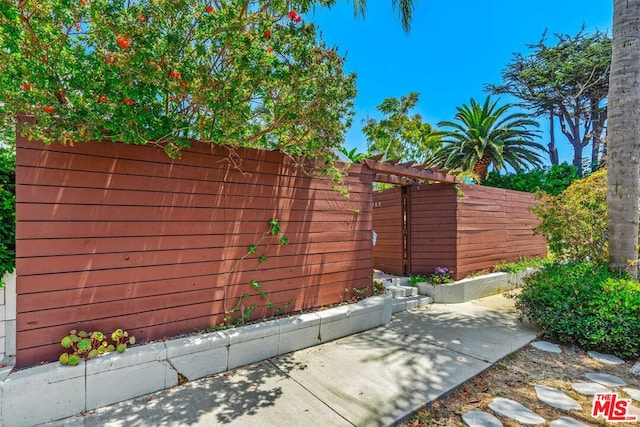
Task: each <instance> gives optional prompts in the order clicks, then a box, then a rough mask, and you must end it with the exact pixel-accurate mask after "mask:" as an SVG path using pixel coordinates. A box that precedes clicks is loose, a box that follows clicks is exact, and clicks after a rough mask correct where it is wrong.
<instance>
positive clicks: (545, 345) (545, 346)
mask: <svg viewBox="0 0 640 427" xmlns="http://www.w3.org/2000/svg"><path fill="white" fill-rule="evenodd" d="M531 345H532V346H534V347H535V348H537V349H538V350H542V351H547V352H549V353H562V350H560V347H558V346H557V345H556V344H553V343H550V342H547V341H536V342H532V343H531Z"/></svg>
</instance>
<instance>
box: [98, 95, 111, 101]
mask: <svg viewBox="0 0 640 427" xmlns="http://www.w3.org/2000/svg"><path fill="white" fill-rule="evenodd" d="M107 101H109V98H107V97H106V96H105V95H100V96H99V97H98V102H107Z"/></svg>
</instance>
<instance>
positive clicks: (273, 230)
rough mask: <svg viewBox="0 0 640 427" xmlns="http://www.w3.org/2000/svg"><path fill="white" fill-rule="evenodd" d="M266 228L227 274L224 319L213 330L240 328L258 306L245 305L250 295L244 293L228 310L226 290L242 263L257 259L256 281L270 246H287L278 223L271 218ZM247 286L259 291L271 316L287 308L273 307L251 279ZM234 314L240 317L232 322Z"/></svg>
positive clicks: (226, 293)
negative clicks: (275, 243) (253, 258)
mask: <svg viewBox="0 0 640 427" xmlns="http://www.w3.org/2000/svg"><path fill="white" fill-rule="evenodd" d="M268 226H269V228H268V230H267V231H265V232H264V233H263V234H262V236H261V237H260V239H259V240H258V241H257V242H256V243H255V244H253V245H251V246H249V247H248V248H247V252H246V253H245V254H244V255H243V256H242V257H241V258H240V259H238V260H237V261H236V262H235V264H234V265H233V267H232V268H231V269H230V270H229V272H228V273H227V281H226V283H225V285H224V300H223V308H224V317H223V319H222V322H221V323H220V324H218V325H216V326H215V327H214V328H213V329H225V328H229V327H235V326H240V325H242V324H244V323H245V322H246V321H247V320H249V317H250V316H251V313H252V312H253V310H255V309H256V308H258V305H257V304H255V303H254V304H249V305H245V301H246V300H247V299H249V298H250V297H251V294H249V293H246V292H245V293H243V294H242V295H241V296H240V298H239V299H238V301H237V302H236V304H235V305H234V306H233V307H231V308H229V306H228V303H229V301H228V289H229V286H231V276H232V275H233V273H235V272H237V271H238V268H239V267H240V264H241V263H242V262H243V261H245V260H247V259H248V258H250V257H254V256H255V257H257V260H256V265H255V268H254V271H255V272H256V279H258V278H259V274H258V269H259V268H260V266H261V265H262V264H263V263H264V262H265V261H267V259H268V258H269V256H268V255H267V253H268V251H269V248H270V247H271V245H272V244H273V243H274V242H277V244H278V245H280V246H284V245H287V244H289V237H288V236H287V235H284V234H282V233H281V229H280V221H278V220H277V219H275V218H273V219H271V220H269V222H268ZM248 286H249V287H250V288H251V289H253V290H257V291H259V295H260V297H261V298H262V300H263V301H264V302H265V306H266V307H267V308H268V309H269V310H271V312H272V313H273V314H279V313H281V312H282V310H283V309H286V308H287V307H288V304H287V305H286V306H284V307H275V306H274V304H273V303H272V302H271V301H270V300H269V295H268V294H267V292H266V290H265V289H264V288H263V287H262V285H261V284H260V282H259V281H258V280H255V279H253V280H251V281H249V283H248ZM235 313H239V314H240V315H239V316H238V317H237V318H236V319H235V321H234V320H233V318H234V315H235Z"/></svg>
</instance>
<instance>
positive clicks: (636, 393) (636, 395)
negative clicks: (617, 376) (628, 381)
mask: <svg viewBox="0 0 640 427" xmlns="http://www.w3.org/2000/svg"><path fill="white" fill-rule="evenodd" d="M622 391H624V392H625V393H627V394H628V395H629V396H631V398H632V399H633V400H635V401H638V402H640V390H638V389H637V388H631V387H625V388H623V389H622Z"/></svg>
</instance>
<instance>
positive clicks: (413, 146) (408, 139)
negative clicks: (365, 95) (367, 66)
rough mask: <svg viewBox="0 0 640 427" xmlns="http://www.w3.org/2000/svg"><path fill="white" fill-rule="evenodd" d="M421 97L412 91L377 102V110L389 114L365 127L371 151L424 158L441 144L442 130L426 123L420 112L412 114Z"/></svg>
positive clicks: (388, 155)
mask: <svg viewBox="0 0 640 427" xmlns="http://www.w3.org/2000/svg"><path fill="white" fill-rule="evenodd" d="M418 99H419V95H418V94H417V93H416V92H411V93H409V95H407V96H402V97H400V98H386V99H384V100H383V101H382V103H381V104H380V105H378V107H377V109H378V111H380V112H381V113H382V114H384V115H385V116H386V117H385V118H383V119H382V120H375V119H368V120H366V121H365V124H364V127H363V128H362V132H363V133H364V134H365V135H366V137H367V141H368V147H367V148H368V150H367V151H368V153H369V154H373V155H375V154H382V155H383V159H403V160H405V161H409V160H414V161H418V162H421V161H424V159H425V157H426V155H427V154H429V153H430V152H431V151H433V150H435V149H437V148H438V147H439V146H440V145H441V144H440V136H439V134H438V133H437V132H435V131H434V129H433V128H432V127H431V126H430V125H429V124H428V123H423V122H422V117H420V115H419V114H414V115H410V111H411V110H412V109H413V108H414V107H415V106H416V104H417V103H418Z"/></svg>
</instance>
